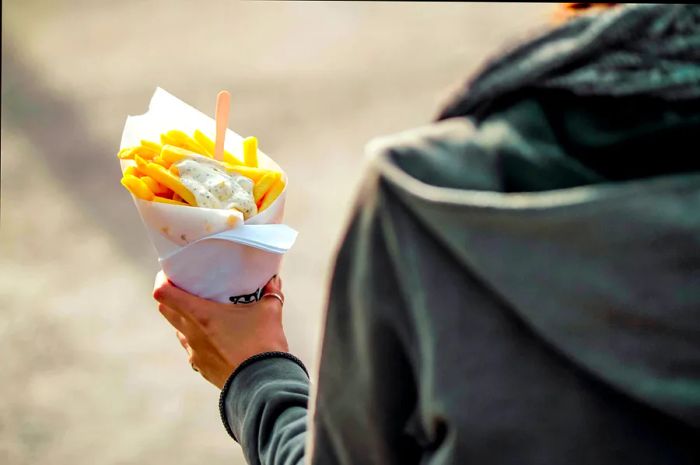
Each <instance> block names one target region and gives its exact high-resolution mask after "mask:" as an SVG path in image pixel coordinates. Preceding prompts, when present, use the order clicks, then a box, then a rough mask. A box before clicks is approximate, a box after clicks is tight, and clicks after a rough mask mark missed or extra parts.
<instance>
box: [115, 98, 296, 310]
mask: <svg viewBox="0 0 700 465" xmlns="http://www.w3.org/2000/svg"><path fill="white" fill-rule="evenodd" d="M215 123H216V131H215ZM220 126H221V127H220ZM225 126H226V125H225V124H221V125H220V124H219V119H218V114H217V121H216V122H215V121H214V120H213V119H212V118H209V117H207V116H206V115H204V114H203V113H201V112H199V111H198V110H196V109H194V108H193V107H191V106H189V105H187V104H186V103H184V102H182V101H181V100H179V99H177V98H176V97H174V96H173V95H171V94H169V93H167V92H165V91H164V90H163V89H156V92H155V93H154V94H153V97H152V99H151V103H150V105H149V110H148V112H146V113H144V114H143V115H138V116H130V117H128V118H127V121H126V124H125V126H124V132H123V134H122V143H121V148H120V150H119V153H118V155H117V156H118V158H119V161H120V164H121V168H122V179H121V183H122V185H123V186H124V187H125V188H126V189H127V190H128V191H129V192H130V193H131V194H132V197H133V199H134V203H135V205H136V208H137V209H138V212H139V214H140V216H141V219H142V221H143V223H144V225H145V227H146V231H147V232H148V235H149V237H150V239H151V242H152V243H153V245H154V247H155V249H156V251H157V252H158V258H159V262H160V264H161V267H162V268H163V271H165V273H166V275H167V276H168V279H170V280H171V281H172V282H173V283H175V284H176V285H177V286H179V287H181V288H183V289H185V290H186V291H188V292H190V293H193V294H196V295H199V296H200V297H203V298H207V299H211V300H216V301H219V302H247V301H251V299H252V300H254V299H255V296H256V295H257V294H259V291H260V289H261V288H262V287H263V286H264V285H265V283H266V282H267V281H268V280H269V279H270V278H271V277H272V276H273V275H274V274H276V273H278V272H279V268H280V264H281V259H282V255H283V254H284V253H286V252H287V251H288V250H289V248H291V246H292V245H293V243H294V241H295V239H296V235H297V233H296V231H294V230H293V229H292V228H290V227H288V226H286V225H284V224H281V223H282V220H283V215H284V204H285V196H286V186H287V176H286V175H285V173H284V171H283V170H282V169H281V168H280V167H279V166H278V165H277V164H276V163H275V162H274V161H273V160H272V159H271V158H270V157H268V156H267V155H265V154H264V153H263V152H262V151H260V150H258V141H257V139H256V138H254V137H248V138H245V139H244V138H242V137H241V136H239V135H238V134H236V133H235V132H233V131H231V130H229V129H226V128H225ZM215 134H216V135H215ZM224 135H225V137H224Z"/></svg>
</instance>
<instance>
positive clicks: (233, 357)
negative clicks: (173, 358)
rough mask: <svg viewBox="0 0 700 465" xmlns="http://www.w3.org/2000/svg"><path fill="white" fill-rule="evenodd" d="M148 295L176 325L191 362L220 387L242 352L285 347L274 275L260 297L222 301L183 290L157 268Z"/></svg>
mask: <svg viewBox="0 0 700 465" xmlns="http://www.w3.org/2000/svg"><path fill="white" fill-rule="evenodd" d="M271 293H272V294H277V295H278V296H280V297H281V299H278V298H277V297H275V296H274V295H271ZM153 297H154V298H155V299H156V300H157V301H158V302H159V305H158V310H159V311H160V312H161V313H162V314H163V316H164V317H165V318H166V319H167V320H168V321H169V322H170V324H172V325H173V326H174V327H175V329H176V330H177V337H178V339H180V343H181V344H182V346H183V347H184V348H185V350H187V353H188V354H189V361H190V365H192V368H194V369H195V370H197V371H199V373H201V375H202V376H204V378H206V379H207V380H208V381H209V382H210V383H212V384H214V385H215V386H217V387H218V388H219V389H221V388H223V386H224V383H225V382H226V379H228V377H229V376H230V375H231V373H233V371H234V370H235V369H236V367H237V366H238V365H240V364H241V363H242V362H243V361H244V360H246V359H247V358H249V357H252V356H253V355H257V354H259V353H262V352H271V351H281V352H287V351H288V350H289V349H288V346H287V338H286V337H285V335H284V330H283V329H282V302H281V300H283V299H284V297H283V296H282V282H281V280H280V279H279V278H278V277H276V276H275V277H274V278H272V279H271V280H270V282H268V283H267V285H266V286H265V288H264V289H263V297H262V298H261V299H260V300H259V301H257V302H255V303H251V304H222V303H218V302H213V301H211V300H206V299H202V298H199V297H197V296H194V295H192V294H189V293H187V292H185V291H183V290H182V289H180V288H178V287H176V286H175V285H174V284H172V283H171V282H169V281H168V279H167V278H166V277H165V274H163V272H159V273H158V274H157V275H156V282H155V287H154V289H153Z"/></svg>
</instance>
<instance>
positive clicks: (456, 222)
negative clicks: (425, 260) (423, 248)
mask: <svg viewBox="0 0 700 465" xmlns="http://www.w3.org/2000/svg"><path fill="white" fill-rule="evenodd" d="M699 11H700V10H699V8H698V7H697V6H692V5H668V6H667V5H640V6H636V5H634V6H627V7H623V8H618V9H616V10H613V11H609V12H606V13H603V14H601V15H599V16H597V17H595V18H580V19H577V20H574V21H572V22H570V23H569V24H567V25H564V26H563V27H562V28H559V29H557V30H554V31H552V32H550V33H548V34H546V35H544V36H542V37H539V38H537V39H535V40H534V41H533V42H531V43H528V44H525V45H523V46H521V47H519V48H517V49H515V50H514V51H511V52H509V53H507V54H506V55H505V56H504V57H501V58H498V59H496V60H495V61H493V62H491V64H489V65H488V66H487V67H486V69H485V70H484V72H483V73H482V74H480V75H479V76H477V77H476V78H475V79H474V80H472V82H471V84H469V85H467V86H465V88H464V89H463V91H462V93H461V94H459V95H458V96H457V98H456V99H454V100H453V102H452V103H451V104H450V105H448V106H447V107H446V108H445V110H444V111H443V112H442V114H441V119H447V118H450V119H447V120H446V121H441V122H439V123H437V124H433V125H430V126H427V127H425V128H419V129H416V130H412V131H408V132H406V133H404V134H399V135H396V136H390V137H387V138H382V139H378V140H376V141H374V142H373V143H371V144H370V145H369V146H368V152H369V154H370V155H373V166H374V167H375V169H376V170H377V171H378V172H379V173H380V176H381V179H383V180H384V181H383V185H384V186H386V188H387V189H388V190H389V191H390V192H391V193H392V195H390V196H388V197H387V198H388V200H387V201H392V200H391V199H394V200H393V201H396V202H400V203H401V204H403V206H405V207H406V208H407V209H408V211H409V212H410V213H411V215H412V216H413V217H414V218H415V221H416V222H417V223H418V224H419V225H420V226H419V227H422V228H424V230H425V231H426V234H429V235H430V237H431V238H432V240H434V241H436V242H439V243H441V244H442V245H444V246H445V247H446V248H447V249H448V250H450V251H451V253H452V256H453V257H454V259H455V260H458V261H459V262H460V264H461V265H462V266H463V268H464V270H465V273H472V274H474V275H475V276H476V277H478V278H479V280H480V281H481V282H482V283H483V284H484V286H486V287H487V288H489V289H490V290H492V291H493V293H494V294H495V295H496V296H497V297H498V298H500V299H501V300H502V301H503V302H505V303H507V304H508V306H509V307H510V308H511V309H512V310H513V312H515V313H516V314H517V315H518V317H519V318H520V319H521V320H522V321H524V322H525V323H526V324H527V325H528V326H529V327H530V328H532V329H533V331H535V333H536V334H538V335H539V336H541V337H542V338H543V339H544V340H546V341H547V342H548V343H550V344H551V346H552V347H554V348H555V349H556V350H557V351H559V352H560V353H561V354H563V355H564V356H566V357H567V358H569V359H570V360H572V361H573V362H574V363H575V364H577V365H578V366H580V367H582V368H583V369H584V370H586V371H587V372H589V373H591V374H592V375H594V376H595V377H597V378H598V379H600V380H602V381H604V382H605V383H607V384H608V385H610V386H613V387H614V388H615V389H617V390H618V391H619V392H622V393H625V394H626V395H628V396H630V397H632V398H634V399H637V400H638V401H640V402H642V403H644V404H646V405H649V406H651V407H653V408H654V409H657V410H659V411H662V412H664V413H665V414H667V415H669V416H671V417H673V418H676V419H677V420H680V421H682V422H683V423H685V424H689V425H692V426H693V427H695V428H700V169H697V166H698V165H697V163H695V165H688V166H685V167H681V168H677V169H673V170H660V169H657V175H654V173H653V170H654V169H655V168H654V163H656V165H657V167H658V165H660V164H661V163H662V161H663V160H664V159H668V158H670V157H672V156H673V155H674V152H676V151H678V150H683V148H682V147H681V146H680V145H678V146H672V145H668V146H667V147H666V149H665V150H666V152H660V151H659V152H656V153H653V154H652V155H653V157H652V158H651V159H650V160H647V161H648V162H649V167H650V168H649V172H646V173H644V176H638V177H636V176H633V175H630V176H627V177H626V178H625V177H618V178H615V177H612V176H608V175H604V174H601V171H600V170H597V169H594V168H592V167H591V166H592V165H591V164H587V163H585V162H584V161H585V160H584V161H582V159H580V158H576V157H572V156H571V150H570V148H569V146H567V145H566V144H563V142H562V140H563V139H562V134H561V131H558V129H557V128H556V127H554V126H553V125H552V124H549V123H548V122H545V123H542V122H543V121H545V120H546V119H547V118H546V117H544V116H543V114H542V113H541V112H540V110H541V108H540V107H539V106H538V105H537V104H536V103H532V102H527V101H525V100H527V96H528V95H530V94H532V93H533V92H534V91H536V90H537V89H542V88H549V89H552V88H558V89H560V90H565V91H566V92H568V93H570V94H572V95H574V96H576V98H577V99H578V100H581V101H588V100H593V99H595V98H598V97H601V96H607V97H610V96H612V97H617V96H619V95H622V94H624V95H625V96H631V97H635V99H637V98H645V97H652V98H653V99H654V100H655V101H657V102H658V101H661V102H662V103H663V102H667V103H669V104H670V103H671V102H675V103H674V105H675V104H676V103H680V104H682V105H687V104H689V105H690V106H689V107H688V106H686V108H690V110H691V111H689V112H687V113H684V114H679V113H668V114H667V113H661V112H656V111H648V113H649V114H648V115H647V116H648V118H647V120H645V121H647V122H649V121H652V122H653V121H656V122H660V123H659V125H656V126H654V125H651V126H650V125H648V124H647V123H646V122H645V123H644V124H641V123H640V124H632V125H631V127H626V128H624V130H621V129H620V128H619V127H618V126H615V125H611V126H610V127H609V128H607V130H606V131H600V134H599V137H598V139H599V140H602V141H605V143H600V144H597V145H596V144H589V145H585V144H584V145H583V149H582V151H583V152H584V153H585V154H586V156H589V155H590V156H592V155H591V154H596V153H599V152H600V151H601V150H603V148H602V147H604V146H609V145H610V141H611V140H612V141H617V142H616V143H615V145H614V146H613V147H614V150H613V151H612V153H613V154H618V155H620V156H622V155H625V156H627V157H628V159H627V162H626V163H628V165H627V169H623V171H630V172H632V171H633V168H634V165H635V163H636V164H639V163H641V160H638V159H636V158H635V150H642V149H643V146H644V145H645V144H644V143H641V144H637V145H636V146H634V148H633V149H630V147H632V146H630V145H625V143H626V141H628V140H632V139H635V140H640V139H639V138H638V137H637V136H638V135H639V134H645V133H650V134H659V135H665V136H664V137H666V140H667V141H671V140H673V139H674V138H675V135H674V134H673V133H671V132H668V131H667V129H668V128H669V127H683V128H684V130H683V133H684V134H688V133H691V134H698V129H700V120H699V119H698V115H700V111H697V108H698V107H697V106H696V107H695V110H694V111H692V109H693V105H694V104H696V103H697V102H698V100H697V99H698V97H700V56H699V55H698V54H699V53H700V33H699V30H698V26H699V25H700V21H699V20H698V19H699V15H698V12H699ZM603 52H605V53H603ZM513 95H518V96H519V97H518V99H520V101H521V103H522V104H521V105H519V106H518V105H515V106H513V105H511V107H504V106H503V105H502V102H503V101H505V100H509V101H511V102H512V96H513ZM518 99H516V100H518ZM523 101H525V102H524V103H523ZM499 102H501V103H499ZM516 107H517V108H516ZM533 108H534V109H533ZM606 108H607V107H606V106H603V107H602V112H603V113H604V112H605V111H607V110H606ZM565 110H566V109H565ZM569 113H570V112H568V111H564V112H563V113H562V114H564V115H566V114H569ZM598 114H600V113H598ZM591 115H592V116H590V118H588V120H589V121H593V123H595V124H597V123H596V122H597V121H599V119H600V118H598V117H597V116H596V113H595V112H594V113H592V114H591ZM455 116H467V118H461V117H458V118H455ZM688 122H691V123H692V124H690V125H688ZM684 125H685V126H684ZM580 126H581V125H580ZM693 128H694V129H693ZM594 129H595V128H594V127H592V126H587V125H582V129H581V131H579V132H581V133H583V136H582V137H584V138H585V137H588V136H589V135H590V134H591V133H593V132H595V131H594ZM572 132H576V131H575V130H574V131H572ZM659 137H661V136H659ZM618 142H619V143H618ZM669 143H670V142H669ZM606 144H608V145H606ZM578 145H579V146H582V145H581V144H578ZM693 147H694V148H693ZM654 150H656V148H654ZM659 150H661V149H659ZM685 150H688V149H685ZM690 150H691V152H692V153H690V155H691V156H692V157H693V159H695V160H697V159H698V158H700V157H698V156H697V155H698V153H697V145H696V144H695V145H693V146H691V149H690ZM604 161H605V160H604ZM611 162H612V161H611ZM602 165H605V163H603V164H602ZM602 165H601V166H602ZM623 168H624V166H623ZM435 272H439V270H435Z"/></svg>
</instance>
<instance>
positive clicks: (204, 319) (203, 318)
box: [197, 315, 211, 329]
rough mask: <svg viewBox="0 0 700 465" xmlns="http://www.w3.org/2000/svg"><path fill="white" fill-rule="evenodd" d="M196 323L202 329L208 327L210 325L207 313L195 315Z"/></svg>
mask: <svg viewBox="0 0 700 465" xmlns="http://www.w3.org/2000/svg"><path fill="white" fill-rule="evenodd" d="M197 323H199V326H201V327H202V329H209V328H210V327H211V318H210V317H209V315H197Z"/></svg>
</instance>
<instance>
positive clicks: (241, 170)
mask: <svg viewBox="0 0 700 465" xmlns="http://www.w3.org/2000/svg"><path fill="white" fill-rule="evenodd" d="M224 167H225V168H226V171H228V172H229V173H238V174H240V175H241V176H245V177H246V178H250V179H252V180H253V182H258V181H259V180H260V178H262V177H263V176H265V174H267V173H274V172H275V171H270V170H266V169H262V168H251V167H250V166H245V165H230V164H228V163H224Z"/></svg>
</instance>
